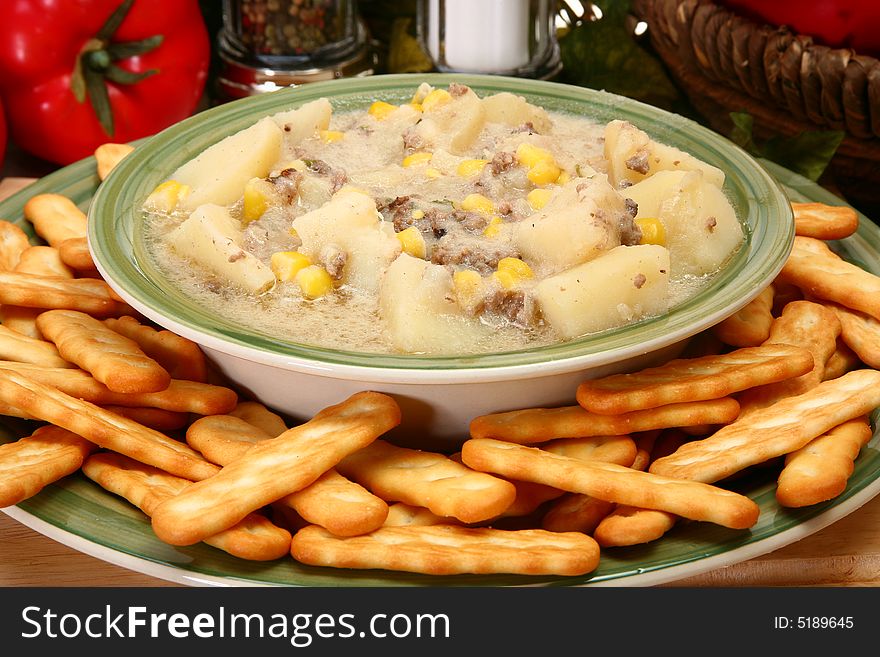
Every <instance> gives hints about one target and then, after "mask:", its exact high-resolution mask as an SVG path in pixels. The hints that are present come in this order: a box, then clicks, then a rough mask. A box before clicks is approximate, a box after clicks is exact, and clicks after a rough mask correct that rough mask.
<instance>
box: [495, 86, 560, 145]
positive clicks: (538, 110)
mask: <svg viewBox="0 0 880 657" xmlns="http://www.w3.org/2000/svg"><path fill="white" fill-rule="evenodd" d="M483 107H484V108H485V110H486V121H489V122H492V123H506V124H507V125H512V126H520V125H523V124H526V123H531V124H532V127H533V128H534V130H535V132H537V133H538V134H541V135H543V134H546V133H547V132H549V131H550V129H551V128H552V127H553V123H552V121H551V120H550V116H549V115H548V114H547V110H545V109H544V108H543V107H537V106H536V105H532V104H531V103H529V102H527V101H526V99H525V98H523V97H522V96H516V95H514V94H512V93H510V92H507V91H502V92H501V93H497V94H494V95H492V96H486V97H485V98H483Z"/></svg>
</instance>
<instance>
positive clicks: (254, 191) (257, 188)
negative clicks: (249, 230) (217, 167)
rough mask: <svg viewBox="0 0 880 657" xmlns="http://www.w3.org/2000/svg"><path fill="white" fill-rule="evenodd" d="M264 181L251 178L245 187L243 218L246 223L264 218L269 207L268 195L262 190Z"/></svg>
mask: <svg viewBox="0 0 880 657" xmlns="http://www.w3.org/2000/svg"><path fill="white" fill-rule="evenodd" d="M262 186H263V181H262V180H261V179H260V178H251V179H250V180H248V181H247V184H246V185H245V186H244V204H243V205H242V210H241V218H242V220H243V221H244V222H245V223H250V222H252V221H256V220H257V219H259V218H260V217H262V216H263V213H264V212H265V211H266V208H267V207H269V202H268V199H267V198H266V193H265V191H264V190H263V189H262Z"/></svg>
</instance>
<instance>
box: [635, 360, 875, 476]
mask: <svg viewBox="0 0 880 657" xmlns="http://www.w3.org/2000/svg"><path fill="white" fill-rule="evenodd" d="M877 406H880V372H877V371H875V370H855V371H853V372H849V373H847V374H844V375H843V376H841V377H840V378H837V379H832V380H830V381H825V382H823V383H820V384H819V385H818V386H816V387H815V388H813V389H812V390H809V391H807V392H805V393H803V394H802V395H798V396H797V397H787V398H785V399H782V400H780V401H778V402H776V403H775V404H773V405H772V406H768V407H767V408H762V409H759V410H757V411H755V412H754V413H751V414H749V415H747V416H746V417H744V418H742V419H740V420H737V421H736V422H733V423H732V424H729V425H728V426H726V427H722V428H721V429H719V430H718V431H717V432H716V433H715V434H713V435H712V436H710V437H708V438H706V439H704V440H695V441H693V442H689V443H686V444H684V445H682V446H681V447H680V448H679V449H678V450H677V451H676V452H675V453H674V454H672V455H670V456H667V457H665V458H662V459H659V460H657V461H655V462H654V463H653V464H652V465H651V468H650V471H651V472H653V473H656V474H660V475H665V476H668V477H679V478H682V479H693V480H696V481H704V482H713V481H719V480H721V479H724V478H725V477H728V476H730V475H732V474H734V473H736V472H739V471H740V470H743V469H745V468H747V467H749V466H751V465H756V464H758V463H763V462H764V461H767V460H769V459H772V458H775V457H777V456H782V455H783V454H788V453H790V452H793V451H795V450H797V449H800V448H801V447H803V446H804V445H806V444H807V443H808V442H810V441H811V440H813V439H814V438H817V437H818V436H821V435H822V434H823V433H825V432H827V431H829V430H830V429H833V428H834V427H836V426H838V425H839V424H843V423H844V422H846V421H848V420H851V419H853V418H856V417H859V416H861V415H865V414H866V413H869V412H870V411H872V410H873V409H875V408H876V407H877Z"/></svg>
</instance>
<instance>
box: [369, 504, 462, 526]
mask: <svg viewBox="0 0 880 657" xmlns="http://www.w3.org/2000/svg"><path fill="white" fill-rule="evenodd" d="M450 524H455V519H451V518H444V517H442V516H438V515H437V514H436V513H431V512H430V511H428V509H426V508H424V507H421V506H412V505H411V504H404V503H403V502H395V503H394V504H391V505H389V506H388V515H387V516H386V518H385V522H384V523H383V526H384V527H430V526H432V525H450Z"/></svg>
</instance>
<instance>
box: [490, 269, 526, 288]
mask: <svg viewBox="0 0 880 657" xmlns="http://www.w3.org/2000/svg"><path fill="white" fill-rule="evenodd" d="M492 278H494V279H495V280H496V281H498V284H499V285H501V287H503V288H504V289H505V290H511V289H513V288H514V287H516V284H517V283H518V282H519V278H518V277H517V275H516V274H514V273H513V272H512V271H494V272H492Z"/></svg>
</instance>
